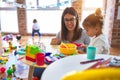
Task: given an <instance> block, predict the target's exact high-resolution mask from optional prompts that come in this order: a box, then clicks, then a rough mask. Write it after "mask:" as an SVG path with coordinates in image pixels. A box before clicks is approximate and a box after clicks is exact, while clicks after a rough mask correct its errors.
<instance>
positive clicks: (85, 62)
mask: <svg viewBox="0 0 120 80" xmlns="http://www.w3.org/2000/svg"><path fill="white" fill-rule="evenodd" d="M102 60H104V59H103V58H100V59H95V60H88V61H82V62H80V64H87V63H91V62H96V61H102Z"/></svg>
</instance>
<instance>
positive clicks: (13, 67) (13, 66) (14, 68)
mask: <svg viewBox="0 0 120 80" xmlns="http://www.w3.org/2000/svg"><path fill="white" fill-rule="evenodd" d="M12 70H13V75H14V76H15V71H16V67H15V64H13V65H12Z"/></svg>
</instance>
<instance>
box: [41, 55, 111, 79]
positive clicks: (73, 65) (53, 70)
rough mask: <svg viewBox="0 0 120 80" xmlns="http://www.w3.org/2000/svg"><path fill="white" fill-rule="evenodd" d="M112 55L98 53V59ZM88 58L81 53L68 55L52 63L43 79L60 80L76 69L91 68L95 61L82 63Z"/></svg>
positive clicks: (44, 73)
mask: <svg viewBox="0 0 120 80" xmlns="http://www.w3.org/2000/svg"><path fill="white" fill-rule="evenodd" d="M110 57H111V55H103V54H97V55H96V59H98V58H104V59H108V58H110ZM85 60H87V57H86V54H79V55H74V56H68V57H65V58H62V59H60V60H57V61H55V62H53V63H51V64H50V65H49V66H48V67H47V68H46V69H45V71H44V72H43V74H42V77H41V80H60V78H61V77H62V76H63V75H64V74H66V73H68V72H71V71H74V70H84V69H87V68H89V67H90V66H91V65H93V64H95V62H92V63H88V64H80V62H81V61H85Z"/></svg>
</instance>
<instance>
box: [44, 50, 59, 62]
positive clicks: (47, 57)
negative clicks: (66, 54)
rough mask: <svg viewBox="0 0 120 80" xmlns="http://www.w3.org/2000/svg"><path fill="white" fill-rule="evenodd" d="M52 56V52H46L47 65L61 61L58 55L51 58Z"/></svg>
mask: <svg viewBox="0 0 120 80" xmlns="http://www.w3.org/2000/svg"><path fill="white" fill-rule="evenodd" d="M51 54H52V53H51V52H46V53H45V63H46V64H50V63H52V62H54V61H56V60H58V59H60V57H59V56H57V55H56V56H55V55H53V56H51Z"/></svg>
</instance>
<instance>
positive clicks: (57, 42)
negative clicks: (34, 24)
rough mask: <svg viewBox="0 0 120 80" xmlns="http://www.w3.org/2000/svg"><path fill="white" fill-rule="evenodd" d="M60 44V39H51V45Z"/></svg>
mask: <svg viewBox="0 0 120 80" xmlns="http://www.w3.org/2000/svg"><path fill="white" fill-rule="evenodd" d="M59 43H60V39H59V38H52V40H51V42H50V44H51V45H58V44H59Z"/></svg>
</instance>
